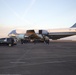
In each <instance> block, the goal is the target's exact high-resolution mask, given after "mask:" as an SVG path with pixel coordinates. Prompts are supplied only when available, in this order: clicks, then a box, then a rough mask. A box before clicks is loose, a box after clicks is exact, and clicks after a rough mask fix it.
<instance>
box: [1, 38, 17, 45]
mask: <svg viewBox="0 0 76 75" xmlns="http://www.w3.org/2000/svg"><path fill="white" fill-rule="evenodd" d="M0 44H2V45H4V44H5V45H8V46H13V45H16V44H17V42H16V41H15V40H14V38H0Z"/></svg>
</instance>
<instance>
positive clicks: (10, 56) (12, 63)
mask: <svg viewBox="0 0 76 75" xmlns="http://www.w3.org/2000/svg"><path fill="white" fill-rule="evenodd" d="M0 75H76V42H75V41H51V42H50V44H49V45H48V44H45V43H36V44H34V43H27V44H20V43H18V44H17V45H15V46H13V47H8V46H0Z"/></svg>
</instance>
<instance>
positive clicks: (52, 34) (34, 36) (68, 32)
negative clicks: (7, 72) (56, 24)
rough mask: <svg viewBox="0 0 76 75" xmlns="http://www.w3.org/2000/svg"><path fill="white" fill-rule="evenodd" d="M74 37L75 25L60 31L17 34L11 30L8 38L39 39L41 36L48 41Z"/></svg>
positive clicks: (26, 31)
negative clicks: (45, 37)
mask: <svg viewBox="0 0 76 75" xmlns="http://www.w3.org/2000/svg"><path fill="white" fill-rule="evenodd" d="M72 35H76V23H75V24H74V25H73V26H71V27H70V28H61V29H48V30H43V29H40V30H34V29H30V30H25V31H23V32H22V33H19V32H17V30H12V31H11V32H10V33H9V34H8V36H12V37H16V38H17V39H24V38H30V39H39V38H43V36H47V37H48V38H49V39H52V40H57V39H60V38H64V37H68V36H72Z"/></svg>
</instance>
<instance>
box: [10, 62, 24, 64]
mask: <svg viewBox="0 0 76 75" xmlns="http://www.w3.org/2000/svg"><path fill="white" fill-rule="evenodd" d="M10 63H20V64H21V63H25V62H10Z"/></svg>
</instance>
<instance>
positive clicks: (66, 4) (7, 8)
mask: <svg viewBox="0 0 76 75" xmlns="http://www.w3.org/2000/svg"><path fill="white" fill-rule="evenodd" d="M74 23H76V0H0V33H2V34H3V33H4V34H7V33H8V32H9V31H10V30H11V29H16V28H25V29H53V28H68V27H70V26H72V25H73V24H74ZM2 34H0V35H2Z"/></svg>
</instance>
